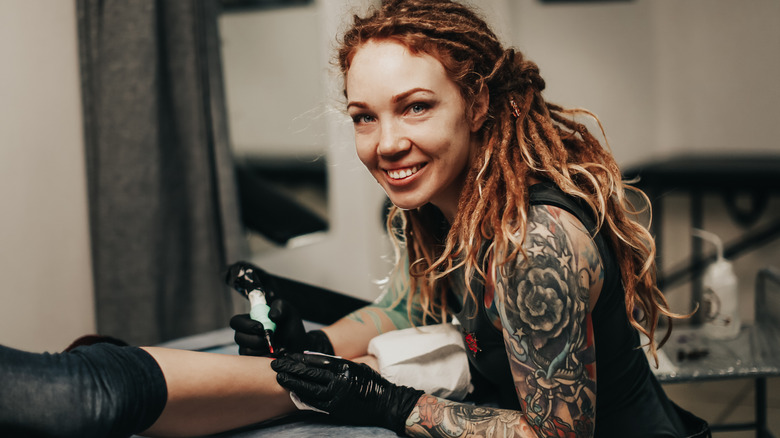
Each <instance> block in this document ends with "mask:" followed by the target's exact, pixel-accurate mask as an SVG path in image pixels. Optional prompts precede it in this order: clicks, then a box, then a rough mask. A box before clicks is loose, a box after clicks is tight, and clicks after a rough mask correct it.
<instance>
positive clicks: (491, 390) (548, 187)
mask: <svg viewBox="0 0 780 438" xmlns="http://www.w3.org/2000/svg"><path fill="white" fill-rule="evenodd" d="M338 62H339V66H340V68H341V72H342V73H343V75H344V86H345V90H344V91H345V96H346V98H347V111H348V112H349V115H350V116H351V117H352V120H353V123H354V131H355V145H356V149H357V154H358V157H359V158H360V160H361V161H362V162H363V164H364V165H365V166H366V168H367V169H368V171H369V172H370V173H371V175H372V176H373V177H374V179H376V181H377V182H378V183H379V184H380V185H381V186H382V188H383V189H384V190H385V192H386V193H387V195H388V197H389V198H390V200H391V201H392V202H393V204H394V207H393V208H392V209H391V211H390V215H389V219H388V230H389V231H390V235H391V237H392V238H393V240H394V243H395V248H396V256H397V258H396V266H395V270H394V271H393V274H392V277H391V279H390V282H389V283H388V289H387V292H386V294H385V295H384V296H383V297H382V298H381V299H380V300H378V301H377V302H376V303H374V304H372V305H369V306H367V307H365V308H363V309H360V310H357V311H356V312H353V313H352V314H350V315H348V316H347V317H345V318H344V319H342V320H340V321H337V322H336V323H335V324H333V325H331V326H328V327H325V328H323V329H322V330H321V332H319V335H318V344H317V345H316V346H315V345H313V344H311V345H308V344H307V343H306V342H307V341H306V339H305V338H303V337H302V336H303V335H302V334H301V333H300V331H299V333H298V334H296V333H295V331H294V330H293V329H294V325H290V324H289V321H290V320H294V318H292V317H291V315H292V313H291V312H290V311H289V310H286V311H280V312H279V313H278V314H277V315H275V316H272V319H274V318H276V319H277V320H279V321H280V322H284V323H285V324H286V325H287V327H289V329H287V328H285V327H284V326H278V327H277V332H276V334H275V336H279V339H280V340H282V341H284V342H287V347H288V351H290V350H296V349H298V350H300V349H301V346H303V348H306V349H309V350H312V349H314V350H315V351H320V352H325V351H327V352H330V353H331V354H333V353H335V354H336V355H338V356H341V357H345V358H349V359H357V360H360V357H361V356H364V355H365V354H366V352H367V345H368V343H369V341H370V340H371V339H372V338H374V337H376V336H378V335H380V334H382V333H384V332H387V331H390V330H395V329H399V328H405V327H410V326H413V325H416V324H424V323H428V322H433V321H435V322H448V321H451V320H452V319H457V321H458V322H459V327H460V331H461V334H462V337H463V342H464V344H465V346H466V347H467V351H468V357H469V360H470V361H471V365H472V368H473V369H474V370H475V371H476V372H477V374H478V378H477V379H476V380H475V386H477V391H476V392H475V393H474V394H473V395H472V397H473V401H476V402H480V401H484V400H482V399H480V398H479V394H480V393H481V394H490V395H491V396H493V399H492V400H491V401H492V402H494V403H497V404H498V406H499V407H492V406H491V407H485V406H473V405H471V404H465V403H459V402H455V401H451V400H445V399H442V398H437V397H433V396H431V395H427V394H422V393H421V391H417V390H415V389H413V388H408V387H404V386H399V385H394V384H392V383H390V382H388V381H387V380H385V379H384V378H382V377H381V376H380V375H379V374H377V373H374V372H372V371H371V370H370V369H367V368H366V367H365V366H362V365H358V364H357V363H355V362H353V361H349V360H344V359H338V358H326V359H323V358H322V357H321V356H311V355H290V356H288V357H284V358H281V359H277V360H276V361H275V362H272V367H273V369H274V370H275V371H276V372H277V373H278V376H277V380H278V382H279V383H280V384H281V385H282V386H284V387H286V388H288V389H290V390H293V391H295V393H296V394H297V395H298V396H299V397H300V398H301V399H302V400H303V401H304V402H306V403H309V404H311V405H313V406H315V407H317V408H319V409H323V410H325V411H327V412H329V413H330V414H332V416H333V418H337V419H340V420H341V421H345V422H348V423H352V424H370V425H380V426H382V427H387V428H390V429H392V430H394V431H396V432H397V433H399V434H407V435H411V436H424V437H431V436H433V437H465V436H519V437H541V436H567V437H594V436H595V437H625V436H631V437H688V436H690V437H704V436H708V435H709V431H708V427H707V424H706V423H705V422H704V421H701V420H699V419H698V418H696V417H695V416H693V415H691V414H690V413H688V412H686V411H684V410H682V409H680V408H679V407H677V406H676V405H675V404H674V403H672V402H671V401H670V400H669V399H668V398H667V397H666V395H665V394H664V391H663V389H662V388H661V387H660V385H659V384H658V382H657V381H656V379H655V377H654V376H653V374H652V373H651V372H650V365H649V363H648V361H647V359H646V357H645V354H644V351H643V350H642V349H641V348H639V347H640V341H639V339H640V337H639V333H640V332H642V333H644V334H645V335H646V336H647V337H648V338H649V339H655V332H656V326H657V324H658V319H659V318H660V317H661V316H663V317H667V318H678V317H682V316H681V315H676V314H674V313H672V312H671V311H670V310H669V309H668V306H667V304H666V301H665V299H664V297H663V295H662V294H661V292H660V291H659V290H658V288H657V287H656V285H655V280H654V276H655V265H654V256H655V247H654V244H653V240H652V236H651V235H650V234H649V233H648V231H647V230H646V229H645V228H644V227H642V226H641V225H640V224H639V223H637V222H636V221H635V220H634V218H635V214H636V211H635V209H634V207H633V205H631V204H630V202H628V201H627V197H626V195H627V192H634V191H636V192H638V193H639V194H640V197H641V196H642V194H641V192H639V191H638V190H636V189H634V188H632V187H631V186H629V185H627V184H626V183H624V182H623V181H622V180H621V173H620V169H619V168H618V166H617V164H616V163H615V160H614V158H613V157H612V155H611V154H610V152H609V151H608V150H607V148H605V147H603V146H602V144H601V143H600V142H599V140H598V139H597V138H596V137H595V136H594V135H593V134H592V133H591V132H590V131H589V130H588V129H587V127H586V126H585V125H583V124H581V123H580V122H578V121H575V120H574V116H592V114H590V113H589V112H588V111H585V110H569V109H565V108H562V107H560V106H558V105H555V104H552V103H549V102H547V101H546V100H545V99H544V98H543V96H542V92H543V90H544V88H545V82H544V80H543V79H542V77H541V76H540V72H539V68H538V66H537V65H536V64H534V63H533V62H531V61H529V60H528V59H527V58H526V57H525V56H524V55H523V54H521V53H519V52H517V51H515V50H514V49H511V48H504V47H503V46H502V45H501V43H500V42H499V41H498V39H497V38H496V36H495V34H494V33H493V32H492V31H491V30H490V28H489V27H488V26H487V24H486V23H485V22H484V21H483V20H482V19H481V18H480V17H479V16H478V15H477V14H476V13H475V12H474V11H473V10H471V9H470V8H468V7H466V6H464V5H462V4H460V3H457V2H453V1H447V0H389V1H386V2H384V3H383V5H382V6H381V8H378V9H377V10H375V11H373V12H372V13H370V14H368V15H367V16H366V17H365V18H361V17H355V19H354V22H353V25H352V27H351V28H349V29H348V30H347V32H346V33H345V34H344V37H343V39H342V41H341V46H340V48H339V53H338ZM594 118H595V116H594ZM282 307H283V306H279V308H282ZM284 308H285V309H289V307H284ZM282 332H287V333H286V334H285V335H282V334H281V333H282ZM237 339H238V337H237ZM281 347H282V348H285V346H284V345H282V346H281ZM649 349H650V351H651V353H652V354H655V349H656V345H655V343H654V342H653V343H652V344H651V345H650V348H649ZM496 397H497V400H496Z"/></svg>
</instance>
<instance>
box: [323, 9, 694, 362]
mask: <svg viewBox="0 0 780 438" xmlns="http://www.w3.org/2000/svg"><path fill="white" fill-rule="evenodd" d="M369 40H390V41H394V42H397V43H400V44H403V45H404V46H406V47H407V48H408V49H409V50H410V51H411V52H412V53H415V54H427V55H430V56H433V57H434V58H436V59H438V60H439V61H440V62H441V64H442V65H443V66H444V69H445V71H446V72H447V75H448V76H449V78H450V79H451V80H452V81H453V82H454V83H455V84H456V85H457V86H458V87H459V89H460V90H461V95H462V97H463V98H464V100H465V101H466V105H467V108H468V107H470V106H471V105H473V104H474V102H475V99H476V97H477V96H478V95H479V93H480V92H482V90H483V88H484V87H487V90H488V93H489V108H488V117H487V120H486V121H485V123H484V124H483V126H482V128H481V129H480V131H479V132H478V133H477V135H479V136H480V137H479V140H481V141H480V142H479V143H480V146H479V148H478V150H477V151H474V155H473V159H472V160H471V166H470V168H469V169H468V170H467V176H466V181H465V184H464V187H463V190H462V192H461V194H460V198H459V201H458V211H457V214H456V217H455V218H454V220H453V223H452V224H451V226H450V228H449V230H448V231H445V232H446V237H445V235H444V234H443V233H440V229H441V227H440V226H439V223H437V219H436V218H435V217H434V215H432V214H431V210H432V209H431V208H428V207H427V206H424V207H421V208H417V209H413V210H405V211H404V210H401V209H399V208H397V207H392V208H391V210H390V214H389V217H388V222H387V226H388V230H389V231H390V235H391V237H392V238H393V241H394V243H395V249H396V261H397V263H396V270H397V271H398V270H402V269H405V266H403V265H404V264H403V263H402V262H401V257H400V255H401V252H402V251H403V248H404V247H405V249H406V251H407V253H408V259H409V268H408V269H409V274H410V275H409V277H408V278H409V281H408V284H405V285H404V287H406V288H408V289H407V290H408V295H409V296H410V298H411V297H414V296H415V295H419V302H420V303H421V305H422V308H423V310H424V317H423V320H426V319H434V320H438V321H444V320H446V310H447V293H446V286H447V282H446V276H447V275H448V274H450V273H452V272H453V271H455V270H456V269H458V268H461V267H462V268H463V272H464V273H465V276H466V280H465V284H466V285H469V284H470V281H469V279H470V278H471V277H472V276H473V275H475V274H477V275H480V276H481V277H482V279H484V278H485V266H484V265H483V264H482V262H481V261H480V260H483V259H485V257H484V255H485V252H483V251H481V248H482V247H483V244H486V243H487V248H488V249H487V252H492V255H493V260H494V262H493V265H492V266H490V267H489V268H490V269H496V268H500V267H502V266H512V264H513V263H514V262H515V261H516V259H517V257H518V256H519V255H521V254H522V256H523V257H525V253H524V251H523V249H522V246H521V245H522V243H523V239H524V236H525V234H526V224H527V212H528V209H529V197H528V181H529V178H531V177H534V178H537V179H542V180H550V181H552V182H553V183H555V184H556V185H557V186H558V187H559V188H560V189H561V190H562V191H563V192H565V193H567V194H569V195H571V196H573V197H575V198H578V199H581V200H582V201H584V202H585V203H586V205H588V206H589V207H590V209H592V211H593V215H594V217H595V218H596V222H597V226H598V228H599V230H600V232H601V233H603V235H604V236H605V237H606V238H607V241H608V242H609V243H610V245H611V247H612V248H613V250H614V252H615V254H616V256H617V259H618V263H619V266H620V272H621V279H622V282H623V286H624V287H625V290H626V294H625V303H626V311H627V314H628V319H629V321H630V322H631V324H632V325H633V326H634V327H636V328H637V329H638V330H640V331H641V332H642V333H644V334H645V335H646V336H647V337H648V339H650V340H651V341H650V351H651V352H652V354H653V355H654V356H655V354H656V345H655V343H654V342H653V341H652V340H653V339H654V336H655V331H656V327H657V324H658V319H659V317H660V316H661V315H663V316H665V317H666V318H667V319H669V322H670V323H671V319H672V318H680V317H683V316H682V315H678V314H675V313H672V312H671V311H670V310H669V308H668V304H667V302H666V299H665V298H664V296H663V294H662V293H661V291H660V290H659V289H658V288H657V286H656V279H655V244H654V241H653V238H652V236H651V235H650V233H649V232H648V230H647V229H646V228H645V227H643V226H642V225H641V224H639V223H638V222H637V221H636V220H634V218H635V217H636V215H637V214H638V213H639V212H640V211H639V210H637V209H636V208H635V207H634V206H633V205H632V203H631V201H630V200H629V199H628V197H627V194H628V192H630V191H631V192H636V193H637V194H638V195H639V196H640V198H641V199H642V200H643V201H644V204H645V205H646V206H648V208H649V200H648V199H647V197H646V196H645V194H644V193H643V192H641V190H639V189H637V188H635V187H632V186H630V185H628V184H627V183H625V182H623V181H622V177H621V173H620V170H619V169H618V166H617V163H616V162H615V159H614V158H613V157H612V155H611V153H610V152H609V151H608V150H605V148H604V147H602V145H601V144H600V143H599V141H598V140H597V139H596V138H595V137H594V136H593V135H592V134H591V133H590V131H589V130H588V129H587V127H586V126H585V125H583V124H582V123H579V122H576V121H575V120H574V116H576V115H586V116H589V117H592V118H593V119H594V120H596V122H598V125H599V128H601V123H600V122H599V121H598V118H597V117H596V116H595V115H593V114H592V113H590V112H589V111H587V110H583V109H565V108H563V107H560V106H558V105H554V104H552V103H548V102H545V101H544V99H543V98H542V94H541V92H542V90H544V88H545V82H544V80H543V79H542V78H541V76H540V75H539V68H538V67H537V65H536V64H534V63H533V62H531V61H529V60H527V59H525V57H524V56H523V54H522V53H520V52H518V51H515V50H513V49H511V48H510V49H504V47H503V46H502V45H501V43H500V42H499V41H498V38H497V37H496V35H495V34H494V33H493V32H492V31H491V30H490V28H489V27H488V25H487V23H486V22H485V21H484V20H483V19H482V18H481V17H479V16H478V15H477V14H476V13H475V12H474V11H473V10H472V9H470V8H468V7H466V6H464V5H462V4H459V3H455V2H453V1H449V0H388V1H385V2H384V4H383V5H382V6H381V7H380V8H378V9H374V10H373V11H371V12H370V13H369V15H367V16H366V17H365V18H361V17H359V16H355V17H354V22H353V25H352V27H351V28H350V29H348V30H347V32H346V33H345V34H344V36H343V40H342V41H341V44H340V48H339V51H338V58H337V61H338V64H339V68H340V70H341V73H342V74H343V75H344V79H345V80H346V76H347V74H348V71H349V68H350V63H351V61H352V58H353V57H354V55H355V53H356V52H357V51H358V50H359V49H360V47H361V46H362V45H363V44H365V43H366V42H368V41H369ZM601 133H602V136H603V128H601ZM605 142H606V140H605ZM396 273H398V272H396ZM393 277H394V278H405V276H402V275H394V276H393ZM468 293H469V294H470V295H471V296H472V298H473V291H471V289H470V287H469V288H468ZM412 301H413V300H412V299H410V300H408V306H411V303H412ZM409 311H410V312H411V308H409ZM670 331H671V324H669V326H668V328H667V332H666V336H665V337H664V338H663V339H662V341H661V342H660V344H659V347H660V345H663V343H664V342H665V341H666V339H667V338H668V336H669V334H670ZM656 360H657V359H656Z"/></svg>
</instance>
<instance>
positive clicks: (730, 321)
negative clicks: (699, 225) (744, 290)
mask: <svg viewBox="0 0 780 438" xmlns="http://www.w3.org/2000/svg"><path fill="white" fill-rule="evenodd" d="M693 235H694V236H696V237H699V238H701V239H704V240H707V241H709V242H711V243H712V244H713V245H715V248H716V250H717V254H718V256H717V259H716V260H715V261H714V262H713V263H712V264H711V265H710V266H708V267H707V270H706V271H704V276H703V278H702V288H703V296H702V301H703V302H702V308H701V310H702V311H704V334H705V336H707V337H708V338H710V339H734V338H736V337H737V336H739V330H740V328H741V325H742V322H741V320H740V317H739V301H738V296H737V295H738V290H737V276H736V275H735V274H734V269H733V268H732V266H731V263H730V262H729V261H728V260H726V259H725V258H723V243H722V242H721V240H720V238H719V237H718V236H717V235H716V234H714V233H710V232H708V231H704V230H698V229H694V230H693Z"/></svg>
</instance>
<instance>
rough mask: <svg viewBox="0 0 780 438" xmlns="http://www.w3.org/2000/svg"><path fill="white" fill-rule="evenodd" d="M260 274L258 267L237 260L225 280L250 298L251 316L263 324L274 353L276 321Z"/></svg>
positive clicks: (266, 337)
mask: <svg viewBox="0 0 780 438" xmlns="http://www.w3.org/2000/svg"><path fill="white" fill-rule="evenodd" d="M259 274H260V272H258V268H257V267H255V266H252V265H251V264H249V263H247V262H237V263H234V264H233V265H231V266H230V268H229V269H228V272H227V277H226V278H225V281H226V282H227V284H228V286H230V287H232V288H233V289H235V290H236V291H238V293H240V294H242V295H243V296H245V297H246V298H248V299H249V304H250V306H251V310H250V311H249V317H250V318H252V319H253V320H255V321H257V322H259V323H261V324H262V325H263V329H264V330H263V332H264V334H265V339H266V341H267V342H268V349H269V351H270V352H271V353H272V354H273V353H274V347H273V344H272V343H271V335H272V334H273V332H274V330H276V323H274V322H273V321H271V319H270V318H269V317H268V311H269V310H270V307H269V306H268V303H267V302H266V296H265V295H266V293H265V290H264V289H263V284H262V282H261V281H260V275H259Z"/></svg>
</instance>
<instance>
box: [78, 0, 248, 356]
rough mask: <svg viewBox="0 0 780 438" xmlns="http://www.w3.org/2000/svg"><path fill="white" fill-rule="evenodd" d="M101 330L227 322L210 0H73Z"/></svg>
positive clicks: (226, 157) (131, 333)
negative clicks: (77, 32)
mask: <svg viewBox="0 0 780 438" xmlns="http://www.w3.org/2000/svg"><path fill="white" fill-rule="evenodd" d="M77 9H78V21H79V23H78V27H79V50H80V54H79V55H80V59H81V77H82V84H81V85H82V90H83V105H84V125H85V144H86V157H87V172H88V190H89V204H90V221H91V223H90V228H91V237H92V257H93V269H94V287H95V295H96V296H95V298H96V307H97V308H96V313H97V327H98V332H99V333H100V334H102V335H108V336H115V337H118V338H120V339H123V340H125V341H127V342H129V343H131V344H141V345H150V344H154V343H157V342H160V341H165V340H169V339H173V338H178V337H181V336H186V335H190V334H195V333H201V332H204V331H208V330H211V329H215V328H221V327H226V326H227V322H228V320H229V318H230V315H232V314H233V313H234V311H235V310H234V309H235V306H236V300H234V298H233V294H235V292H231V291H229V290H228V289H227V287H226V286H225V285H224V282H223V281H222V276H221V274H222V271H223V269H224V268H225V267H226V265H227V264H228V263H231V262H233V261H236V260H237V259H238V258H240V257H241V256H242V255H243V250H242V248H243V246H242V243H241V242H242V237H241V231H240V227H241V225H240V223H239V219H238V207H237V205H236V204H237V195H236V189H235V181H234V175H233V163H232V158H231V154H230V151H229V146H228V136H227V129H226V116H225V101H224V90H223V87H222V75H221V61H220V55H219V38H218V32H217V21H216V17H217V12H218V5H217V4H216V2H215V0H156V1H155V0H143V1H141V0H138V1H127V0H77Z"/></svg>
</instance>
